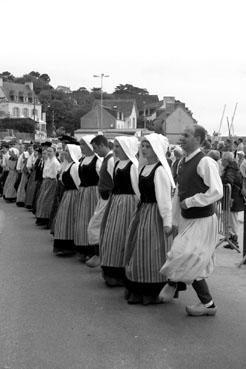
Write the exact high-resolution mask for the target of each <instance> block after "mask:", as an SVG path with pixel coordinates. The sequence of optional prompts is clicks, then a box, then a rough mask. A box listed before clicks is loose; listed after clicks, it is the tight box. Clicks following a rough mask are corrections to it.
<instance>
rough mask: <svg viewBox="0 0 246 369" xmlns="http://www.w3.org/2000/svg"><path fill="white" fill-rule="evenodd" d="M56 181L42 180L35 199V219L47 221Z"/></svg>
mask: <svg viewBox="0 0 246 369" xmlns="http://www.w3.org/2000/svg"><path fill="white" fill-rule="evenodd" d="M56 183H57V182H56V179H51V178H44V180H43V182H42V185H41V189H40V194H39V197H38V199H37V208H36V217H37V218H41V219H49V218H50V214H51V209H52V204H53V201H54V196H55V192H56Z"/></svg>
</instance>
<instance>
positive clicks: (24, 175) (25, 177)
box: [16, 172, 28, 206]
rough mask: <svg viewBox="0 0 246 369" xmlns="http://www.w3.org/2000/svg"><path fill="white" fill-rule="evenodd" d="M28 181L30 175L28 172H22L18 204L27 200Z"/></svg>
mask: <svg viewBox="0 0 246 369" xmlns="http://www.w3.org/2000/svg"><path fill="white" fill-rule="evenodd" d="M27 182H28V175H27V173H26V172H22V174H21V181H20V184H19V187H18V190H17V198H16V203H17V204H18V203H19V204H23V206H24V204H25V200H26V186H27Z"/></svg>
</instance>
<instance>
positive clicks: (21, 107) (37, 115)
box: [0, 78, 43, 121]
mask: <svg viewBox="0 0 246 369" xmlns="http://www.w3.org/2000/svg"><path fill="white" fill-rule="evenodd" d="M1 118H13V119H14V118H31V119H33V120H35V121H41V120H42V118H43V117H42V105H41V103H40V102H39V100H38V98H37V96H36V94H35V92H34V90H33V83H32V82H26V83H25V84H21V83H14V82H4V81H3V79H2V78H0V119H1Z"/></svg>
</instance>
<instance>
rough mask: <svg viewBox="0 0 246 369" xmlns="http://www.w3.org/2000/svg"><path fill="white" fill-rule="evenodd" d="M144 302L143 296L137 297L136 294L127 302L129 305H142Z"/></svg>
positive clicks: (131, 295)
mask: <svg viewBox="0 0 246 369" xmlns="http://www.w3.org/2000/svg"><path fill="white" fill-rule="evenodd" d="M142 302H143V298H142V296H140V295H137V294H136V293H131V294H130V296H129V298H128V300H127V303H128V304H129V305H136V304H142Z"/></svg>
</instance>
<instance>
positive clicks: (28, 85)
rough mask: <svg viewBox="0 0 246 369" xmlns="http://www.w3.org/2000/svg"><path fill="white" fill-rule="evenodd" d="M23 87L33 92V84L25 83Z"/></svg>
mask: <svg viewBox="0 0 246 369" xmlns="http://www.w3.org/2000/svg"><path fill="white" fill-rule="evenodd" d="M25 86H27V87H29V88H30V90H31V91H33V82H25Z"/></svg>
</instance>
